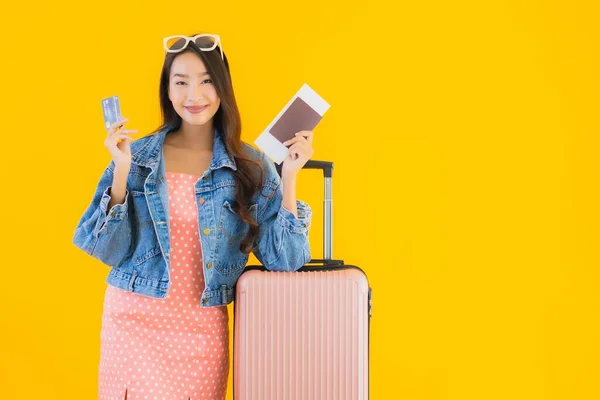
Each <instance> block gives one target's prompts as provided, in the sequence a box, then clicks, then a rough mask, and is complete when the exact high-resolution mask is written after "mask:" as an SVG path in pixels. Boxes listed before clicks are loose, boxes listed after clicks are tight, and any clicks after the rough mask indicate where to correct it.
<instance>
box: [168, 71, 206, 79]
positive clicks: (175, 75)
mask: <svg viewBox="0 0 600 400" xmlns="http://www.w3.org/2000/svg"><path fill="white" fill-rule="evenodd" d="M202 75H210V74H209V73H208V72H206V71H205V72H199V73H198V76H202ZM175 77H181V78H189V77H190V76H189V75H187V74H179V73H177V74H174V75H173V78H175Z"/></svg>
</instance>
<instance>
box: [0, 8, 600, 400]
mask: <svg viewBox="0 0 600 400" xmlns="http://www.w3.org/2000/svg"><path fill="white" fill-rule="evenodd" d="M393 3H394V2H391V1H388V0H373V1H368V2H355V3H349V2H346V1H337V2H328V1H326V2H321V1H316V0H307V1H295V2H285V1H271V2H247V1H232V2H226V1H218V2H179V3H172V2H161V3H155V4H154V5H149V4H147V3H146V2H141V1H138V2H126V3H123V2H120V1H101V2H95V4H94V5H93V6H85V5H83V3H81V2H72V3H67V2H64V1H57V2H41V1H40V2H32V1H18V2H10V3H7V2H3V3H2V4H3V5H2V6H1V9H0V15H1V17H0V18H1V19H2V20H1V21H0V22H1V23H0V26H1V28H0V29H1V30H2V32H0V33H1V34H2V37H3V39H4V40H3V41H2V46H3V47H2V49H1V50H0V51H1V54H2V63H1V64H2V77H3V84H2V103H3V104H2V132H1V137H2V157H1V159H2V166H1V168H0V174H1V176H0V181H1V182H2V194H3V195H2V208H1V209H2V239H1V240H2V256H3V257H2V260H1V263H0V265H1V270H2V272H1V275H0V277H1V279H2V284H1V289H0V304H1V314H0V323H1V329H0V377H1V378H0V379H1V381H2V389H1V395H0V397H2V398H6V399H13V398H14V399H16V398H19V399H25V398H27V399H92V398H95V395H96V390H97V380H96V379H97V363H98V360H99V344H100V343H99V340H100V322H101V320H100V318H101V312H102V300H103V295H104V290H105V283H104V279H105V277H106V275H107V273H108V267H106V266H104V265H103V264H101V263H100V262H98V261H96V260H94V259H92V258H90V257H89V256H87V255H86V254H85V253H83V252H82V251H80V250H79V249H77V248H76V247H75V246H74V245H72V243H71V239H72V235H73V232H74V229H75V226H76V224H77V222H78V220H79V218H80V216H81V214H82V213H83V211H84V209H85V207H87V205H88V202H89V201H90V200H91V196H92V194H93V190H94V188H95V185H96V183H97V180H98V178H99V177H100V174H101V173H102V171H103V170H104V168H105V166H106V165H107V164H108V162H109V161H110V155H109V153H108V151H107V150H106V149H105V148H104V146H103V140H104V136H105V131H104V130H103V125H102V123H103V121H102V113H101V107H100V99H101V98H103V97H107V96H110V95H113V94H119V95H120V98H121V106H122V110H123V114H124V115H125V116H126V117H129V118H130V123H129V124H128V127H130V128H131V129H139V130H140V133H139V134H138V135H137V137H141V136H143V135H145V134H146V133H147V132H149V131H150V130H152V129H154V128H155V127H156V126H157V125H158V122H159V109H158V78H159V73H160V67H161V65H162V59H163V50H162V42H161V39H162V38H163V37H164V36H167V35H173V34H189V33H192V32H196V31H198V32H203V31H204V32H215V33H219V34H220V35H221V36H222V40H223V48H224V50H225V52H226V53H227V55H228V57H229V59H230V61H231V68H232V75H233V81H234V88H235V92H236V96H237V99H238V101H239V106H240V109H241V113H242V118H243V126H244V133H243V137H244V139H245V140H246V141H248V142H252V141H253V139H254V138H255V137H256V135H258V133H260V132H261V131H262V129H263V128H264V127H265V126H266V125H267V124H268V123H269V122H270V121H271V119H272V118H273V117H274V116H275V114H276V113H277V112H278V111H279V109H280V108H281V107H282V106H283V105H284V104H285V103H286V102H287V101H288V99H289V98H290V96H292V95H293V94H294V93H295V92H296V90H297V89H298V88H299V87H300V86H301V85H302V84H303V83H305V82H306V83H308V84H309V85H311V86H312V87H313V88H314V89H315V90H316V91H317V92H318V93H320V94H321V95H322V96H323V97H324V98H325V99H326V100H327V101H328V102H329V103H330V104H331V108H330V110H329V111H328V113H327V114H326V116H325V118H324V119H323V121H322V123H321V124H320V125H319V126H318V127H317V128H316V129H315V142H314V146H315V150H316V151H315V155H314V158H315V159H331V160H334V161H335V166H336V169H335V180H334V186H333V190H334V197H335V233H334V236H335V247H334V253H335V254H334V255H335V256H337V257H339V258H343V259H345V260H346V261H347V262H348V263H352V264H355V265H359V266H361V267H362V268H363V269H364V270H365V271H366V272H367V274H368V276H369V279H370V283H371V286H372V287H373V293H374V298H373V301H374V313H373V319H372V329H371V395H372V398H373V399H411V400H425V399H456V400H467V399H478V400H479V399H503V400H504V399H528V400H536V399H596V398H600V379H599V372H600V368H599V367H600V365H599V364H600V362H599V361H598V360H599V358H600V348H599V344H598V343H599V341H600V328H599V323H598V320H599V306H600V295H599V292H598V284H599V277H600V276H599V272H598V261H599V253H600V249H599V247H598V245H597V244H598V242H599V240H600V228H599V227H600V212H599V211H598V210H599V207H598V204H599V201H600V192H599V191H598V186H599V181H600V165H599V162H598V157H597V153H598V151H599V147H600V141H599V140H598V128H599V124H600V119H599V118H598V113H597V109H598V107H599V106H600V69H599V67H600V65H599V64H600V58H599V56H598V54H599V53H600V52H599V46H598V45H599V44H600V25H599V24H598V20H599V17H600V14H599V12H598V11H599V10H598V8H597V7H596V6H594V4H595V3H596V2H593V1H573V0H570V1H566V0H565V1H562V2H560V1H531V0H514V1H466V0H456V1H434V0H432V1H423V2H414V1H412V2H402V4H401V5H400V6H395V8H393V6H392V4H393ZM321 195H322V183H321V179H320V176H319V174H318V173H316V172H306V173H304V174H303V175H302V177H301V178H300V181H299V197H300V198H302V199H304V200H307V201H309V202H310V203H311V204H312V205H313V208H314V209H315V214H314V221H315V222H314V225H313V228H312V231H311V238H312V249H313V253H314V255H315V257H317V256H320V255H321V251H322V250H321V249H322V239H321V229H322V222H321V218H322V213H321ZM230 378H231V375H230ZM228 396H229V397H228V398H231V387H230V389H229V395H228Z"/></svg>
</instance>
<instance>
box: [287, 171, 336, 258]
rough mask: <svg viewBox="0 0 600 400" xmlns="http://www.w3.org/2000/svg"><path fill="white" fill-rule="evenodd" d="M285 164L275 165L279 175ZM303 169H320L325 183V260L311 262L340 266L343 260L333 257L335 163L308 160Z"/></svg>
mask: <svg viewBox="0 0 600 400" xmlns="http://www.w3.org/2000/svg"><path fill="white" fill-rule="evenodd" d="M282 166H283V163H281V164H277V163H275V168H276V169H277V173H278V174H279V176H281V168H282ZM302 168H303V169H320V170H322V171H323V178H324V181H325V186H324V192H325V196H324V200H323V208H324V212H323V230H324V236H323V259H322V260H321V259H313V260H311V261H310V263H311V264H325V265H340V264H343V261H342V260H332V255H333V201H332V198H331V179H332V175H333V162H331V161H319V160H308V161H307V162H306V164H305V165H304V167H302Z"/></svg>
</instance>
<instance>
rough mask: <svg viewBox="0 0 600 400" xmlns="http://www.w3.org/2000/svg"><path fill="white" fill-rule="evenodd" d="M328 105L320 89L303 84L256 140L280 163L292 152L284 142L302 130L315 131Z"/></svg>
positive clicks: (263, 149) (260, 146) (261, 147)
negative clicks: (316, 89)
mask: <svg viewBox="0 0 600 400" xmlns="http://www.w3.org/2000/svg"><path fill="white" fill-rule="evenodd" d="M329 107H330V106H329V104H327V102H325V100H323V98H322V97H321V96H319V95H318V94H317V92H315V91H314V90H313V89H312V88H310V87H309V86H308V85H307V84H304V85H303V86H302V87H301V88H300V90H298V92H296V94H295V95H294V96H293V97H292V98H291V99H290V101H289V102H288V103H287V104H286V105H285V107H284V108H283V109H282V110H281V111H280V112H279V114H277V116H276V117H275V118H274V119H273V121H272V122H271V123H270V124H269V126H267V128H266V129H265V130H264V131H263V133H261V134H260V136H258V138H257V139H256V140H255V141H254V143H255V144H256V145H257V146H258V147H259V148H260V149H261V150H262V151H264V152H265V154H267V155H268V156H269V157H270V158H271V159H273V161H275V162H276V163H277V164H281V162H283V160H285V158H286V157H287V155H288V152H289V150H288V148H287V147H286V146H285V145H284V144H283V143H284V142H286V141H288V140H290V139H292V138H294V136H295V134H296V133H297V132H299V131H312V130H313V129H314V128H315V127H316V126H317V124H318V123H319V122H320V121H321V119H322V118H323V115H324V114H325V112H326V111H327V110H328V109H329Z"/></svg>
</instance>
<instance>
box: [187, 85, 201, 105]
mask: <svg viewBox="0 0 600 400" xmlns="http://www.w3.org/2000/svg"><path fill="white" fill-rule="evenodd" d="M202 96H203V90H202V87H201V86H196V85H190V86H189V90H188V100H189V101H191V102H196V101H197V100H200V99H201V98H202Z"/></svg>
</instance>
